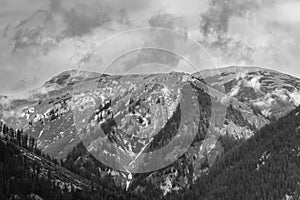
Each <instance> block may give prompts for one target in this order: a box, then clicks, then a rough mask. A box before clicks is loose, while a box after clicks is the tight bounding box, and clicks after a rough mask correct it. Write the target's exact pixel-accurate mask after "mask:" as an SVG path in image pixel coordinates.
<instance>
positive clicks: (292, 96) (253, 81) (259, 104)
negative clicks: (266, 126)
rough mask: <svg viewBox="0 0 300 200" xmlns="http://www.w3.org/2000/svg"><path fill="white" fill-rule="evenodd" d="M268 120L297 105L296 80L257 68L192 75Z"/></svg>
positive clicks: (299, 81)
mask: <svg viewBox="0 0 300 200" xmlns="http://www.w3.org/2000/svg"><path fill="white" fill-rule="evenodd" d="M194 76H196V77H197V76H200V77H203V78H204V79H205V82H206V83H207V84H208V85H210V86H212V87H214V88H216V89H219V88H221V87H224V92H225V93H226V94H227V95H228V96H230V97H234V98H236V99H237V100H238V101H240V102H243V103H245V104H247V105H248V106H251V107H252V109H254V110H255V111H257V112H259V113H260V114H262V115H263V116H264V117H266V118H269V119H274V118H278V117H280V116H283V115H285V114H286V113H287V112H289V111H290V110H292V109H294V108H295V107H296V106H298V105H300V92H299V88H300V79H298V78H296V77H293V76H290V75H287V74H282V73H280V72H277V71H274V70H269V69H264V68H258V67H228V68H223V69H220V70H219V71H217V70H204V71H201V72H199V73H196V74H194Z"/></svg>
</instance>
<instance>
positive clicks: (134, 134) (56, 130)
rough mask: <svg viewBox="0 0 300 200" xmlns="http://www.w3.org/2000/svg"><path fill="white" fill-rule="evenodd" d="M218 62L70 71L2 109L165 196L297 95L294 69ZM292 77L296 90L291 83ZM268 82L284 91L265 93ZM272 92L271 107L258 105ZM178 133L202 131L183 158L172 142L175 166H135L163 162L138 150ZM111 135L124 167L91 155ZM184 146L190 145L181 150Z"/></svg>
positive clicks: (44, 143) (62, 154)
mask: <svg viewBox="0 0 300 200" xmlns="http://www.w3.org/2000/svg"><path fill="white" fill-rule="evenodd" d="M245 70H246V71H245ZM220 71H221V76H219V77H218V76H217V75H218V73H217V71H210V72H209V73H208V72H207V71H204V72H200V73H197V74H194V75H188V74H184V73H174V72H173V73H169V74H151V75H126V76H108V75H100V74H94V73H89V72H82V73H77V72H74V71H68V72H65V73H62V74H60V75H58V76H56V77H54V78H53V79H51V80H49V81H48V82H47V83H45V85H44V86H43V87H48V88H51V90H47V91H46V92H40V91H37V92H36V94H37V95H36V96H35V98H32V99H30V100H28V99H23V100H18V101H17V103H16V102H15V101H14V102H12V103H11V106H10V107H9V108H7V109H3V112H2V113H3V115H4V117H3V119H4V121H5V122H6V123H8V124H11V125H14V126H15V127H16V126H19V127H22V128H24V130H25V131H26V132H27V133H28V134H29V135H31V136H33V137H34V138H36V139H37V141H38V147H39V148H41V149H42V150H43V152H45V153H48V154H50V155H51V156H53V157H55V158H57V159H66V158H67V161H68V162H69V163H71V166H69V167H75V168H76V169H77V171H78V173H83V174H85V173H86V172H87V171H89V172H87V173H88V174H89V175H91V176H96V177H98V178H99V179H102V178H101V177H106V176H107V175H109V177H111V178H112V179H114V180H117V179H118V180H117V181H115V182H116V184H117V185H119V186H121V187H124V188H127V189H128V190H134V192H136V193H138V194H144V193H145V192H143V191H147V190H151V191H157V196H158V197H161V196H162V195H167V194H169V193H172V192H174V191H177V190H181V189H183V188H185V187H189V186H190V185H192V184H194V183H195V181H196V180H197V179H198V178H200V177H202V176H203V174H206V173H207V171H208V170H209V168H210V167H211V166H213V164H214V162H215V160H216V159H218V157H221V156H222V155H223V154H224V153H226V152H227V151H230V149H231V148H234V147H235V146H236V145H238V144H239V142H241V141H244V140H247V139H249V138H251V137H252V136H253V135H254V133H255V131H257V130H258V129H260V128H261V127H263V126H264V125H266V124H268V123H270V121H271V120H275V119H276V118H277V117H279V116H280V115H279V114H280V113H281V112H282V109H283V108H284V109H285V110H287V111H288V110H291V109H293V108H294V107H295V106H296V105H297V104H296V103H297V102H296V101H294V100H293V98H292V97H295V96H296V94H297V92H298V90H299V85H298V84H297V83H298V79H296V78H294V77H288V76H287V75H284V74H281V73H279V72H274V71H270V70H265V69H262V68H234V70H233V69H232V68H228V69H220ZM241 74H242V75H241ZM253 79H254V80H253ZM271 80H272V82H274V84H272V85H270V84H268V83H269V82H270V81H271ZM282 82H284V83H282ZM275 83H276V84H275ZM288 84H290V87H293V90H292V89H290V90H288V89H289V88H288V87H287V85H288ZM270 87H272V88H270ZM236 88H237V89H236ZM43 91H45V90H43ZM236 91H237V92H236ZM251 91H252V92H251ZM267 91H273V92H274V91H280V92H278V94H277V93H276V94H272V95H268V93H267ZM284 92H285V93H284ZM38 94H41V95H38ZM245 94H247V95H245ZM281 94H284V95H286V97H285V96H284V95H281ZM293 95H294V96H293ZM283 96H284V97H283ZM191 97H194V98H191ZM246 97H247V98H246ZM294 99H296V98H294ZM268 102H269V104H268V107H267V108H266V107H265V106H260V104H262V103H263V105H265V104H266V103H268ZM187 105H188V106H187ZM185 106H187V107H185ZM189 106H191V107H192V109H191V108H190V107H189ZM266 109H269V113H267V112H265V110H266ZM266 113H267V114H266ZM183 114H185V115H183ZM183 116H185V117H183ZM99 127H100V129H98V128H99ZM99 130H102V131H100V132H99ZM178 133H181V134H182V135H186V136H187V137H186V138H185V139H187V140H189V139H190V138H192V136H195V138H194V139H193V141H191V142H192V143H191V145H190V148H188V151H187V152H186V153H184V154H183V155H181V156H180V157H179V159H177V160H176V157H175V156H174V154H172V153H170V152H169V153H167V154H164V155H165V157H168V156H169V157H170V158H171V159H175V160H176V161H175V162H173V163H172V162H170V163H169V164H171V163H172V164H171V165H169V166H168V167H164V168H162V169H159V170H156V171H155V172H149V173H145V174H136V175H134V174H131V173H130V170H133V171H134V170H141V169H143V168H148V167H151V166H152V165H153V163H159V164H161V163H163V162H161V161H162V160H164V159H160V158H159V157H157V159H158V160H156V162H147V160H146V159H144V158H143V157H140V156H139V155H141V154H143V153H148V152H150V153H151V152H155V151H156V150H159V149H162V147H164V146H166V145H167V144H168V143H170V141H172V140H173V139H174V138H175V141H176V137H175V135H176V134H178ZM144 136H146V137H144ZM181 141H184V140H178V142H181ZM106 144H113V145H116V146H117V153H111V152H110V154H109V156H108V158H109V159H115V158H116V156H117V157H118V156H119V157H121V158H122V159H123V161H124V162H125V164H124V163H123V164H122V165H121V167H122V168H120V169H118V170H115V168H114V169H113V168H111V167H108V166H105V165H104V166H103V163H102V164H101V163H99V162H98V161H97V160H94V158H95V157H96V158H97V159H99V158H101V157H97V156H99V154H97V152H103V151H102V150H103V148H104V147H106V146H105V145H106ZM181 147H182V148H181ZM101 148H102V149H101ZM181 150H182V151H183V150H184V147H183V146H179V150H178V151H177V152H181ZM79 152H80V153H79ZM124 152H125V153H124ZM174 152H176V151H174ZM120 155H121V156H120ZM175 155H176V154H175ZM100 156H101V154H100ZM102 158H103V157H102ZM102 158H101V159H100V160H101V161H102V162H103V159H102ZM150 158H151V157H150ZM153 158H156V157H155V156H152V158H151V159H153ZM182 163H184V164H182ZM88 165H91V166H95V170H90V169H89V167H88ZM130 167H132V168H130ZM99 170H100V173H99ZM120 170H121V171H123V172H122V173H121V172H120ZM124 171H125V172H124ZM131 176H132V178H131ZM145 180H146V182H145ZM135 188H136V189H135Z"/></svg>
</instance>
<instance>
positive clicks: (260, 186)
mask: <svg viewBox="0 0 300 200" xmlns="http://www.w3.org/2000/svg"><path fill="white" fill-rule="evenodd" d="M299 169H300V107H298V108H296V109H295V110H293V111H292V112H290V113H289V114H288V115H287V116H285V117H283V118H281V119H279V120H278V121H276V122H273V123H271V124H270V125H266V126H265V127H263V128H262V129H261V130H260V131H258V132H257V134H256V135H255V136H254V137H252V138H250V139H249V140H247V141H246V142H244V143H242V144H241V145H239V146H238V147H236V148H234V149H232V150H231V151H229V152H228V153H227V154H226V155H225V156H224V157H223V158H221V159H220V160H218V161H217V162H216V164H215V165H214V166H213V167H211V168H210V171H209V173H208V174H206V175H204V176H202V177H201V179H199V180H198V181H197V182H196V183H195V184H194V185H193V186H192V187H191V190H190V191H184V192H183V193H182V194H184V195H186V198H187V199H193V198H194V199H199V198H200V199H202V198H203V199H224V200H225V199H291V200H292V199H299V198H300V184H299V183H300V170H299ZM179 196H180V195H179ZM171 199H176V197H175V196H173V197H171Z"/></svg>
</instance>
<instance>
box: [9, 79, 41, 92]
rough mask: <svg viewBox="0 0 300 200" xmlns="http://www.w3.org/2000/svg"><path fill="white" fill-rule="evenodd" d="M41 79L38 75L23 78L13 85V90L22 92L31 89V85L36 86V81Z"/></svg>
mask: <svg viewBox="0 0 300 200" xmlns="http://www.w3.org/2000/svg"><path fill="white" fill-rule="evenodd" d="M38 81H40V80H39V78H38V77H37V76H34V77H32V78H27V79H22V80H20V81H19V82H17V83H16V84H15V85H14V86H12V87H11V90H12V91H13V92H20V91H24V90H27V89H29V88H30V87H32V86H34V85H35V84H36V82H38Z"/></svg>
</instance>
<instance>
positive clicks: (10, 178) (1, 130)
mask: <svg viewBox="0 0 300 200" xmlns="http://www.w3.org/2000/svg"><path fill="white" fill-rule="evenodd" d="M0 157H1V159H0V166H1V167H0V175H1V180H0V198H1V199H9V200H17V199H19V200H21V199H26V200H42V199H99V198H103V199H108V198H113V199H123V198H126V195H127V196H128V195H129V194H124V193H123V192H122V191H118V190H116V188H114V186H112V185H109V184H103V183H101V182H99V181H97V180H95V179H91V178H89V179H86V178H85V177H82V176H79V175H78V174H76V173H74V172H72V171H70V170H67V169H66V168H64V167H63V166H61V165H59V164H58V162H57V160H53V159H51V158H50V157H49V156H46V155H45V154H43V153H41V152H40V150H38V149H37V148H36V143H35V140H34V139H33V138H32V137H28V135H27V134H25V133H23V132H22V131H20V130H17V131H14V130H13V129H11V128H9V127H7V126H6V125H5V124H3V123H2V122H1V123H0ZM62 164H63V162H62ZM100 183H101V185H100ZM133 197H134V196H132V198H133Z"/></svg>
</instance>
